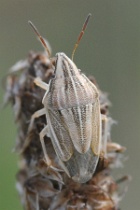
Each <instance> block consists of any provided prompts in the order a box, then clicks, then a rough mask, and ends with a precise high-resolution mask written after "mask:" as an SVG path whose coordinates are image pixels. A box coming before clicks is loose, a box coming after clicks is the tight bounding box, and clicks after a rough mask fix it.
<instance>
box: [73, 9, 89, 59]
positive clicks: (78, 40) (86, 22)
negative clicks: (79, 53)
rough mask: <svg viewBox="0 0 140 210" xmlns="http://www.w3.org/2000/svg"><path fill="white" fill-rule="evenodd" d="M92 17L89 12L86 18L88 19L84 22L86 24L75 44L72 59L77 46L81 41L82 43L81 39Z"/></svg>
mask: <svg viewBox="0 0 140 210" xmlns="http://www.w3.org/2000/svg"><path fill="white" fill-rule="evenodd" d="M90 17H91V14H90V13H89V14H88V16H87V18H86V20H85V22H84V25H83V27H82V30H81V32H80V34H79V36H78V39H77V42H76V44H75V45H74V49H73V52H72V56H71V57H72V60H73V58H74V54H75V51H76V49H77V47H78V45H79V43H80V41H81V39H82V37H83V35H84V32H85V30H86V27H87V25H88V22H89V19H90Z"/></svg>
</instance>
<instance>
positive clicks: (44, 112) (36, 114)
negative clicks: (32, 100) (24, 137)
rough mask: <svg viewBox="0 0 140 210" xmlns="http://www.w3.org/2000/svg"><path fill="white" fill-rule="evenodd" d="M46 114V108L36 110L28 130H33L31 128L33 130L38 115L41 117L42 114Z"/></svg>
mask: <svg viewBox="0 0 140 210" xmlns="http://www.w3.org/2000/svg"><path fill="white" fill-rule="evenodd" d="M45 114H46V110H45V108H42V109H40V110H38V111H36V112H35V113H34V114H33V115H32V117H31V120H30V125H29V129H28V131H31V130H32V128H33V124H34V120H35V118H38V117H40V116H42V115H45Z"/></svg>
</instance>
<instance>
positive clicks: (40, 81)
mask: <svg viewBox="0 0 140 210" xmlns="http://www.w3.org/2000/svg"><path fill="white" fill-rule="evenodd" d="M34 83H35V84H36V85H37V86H39V87H41V88H42V89H44V90H48V87H49V85H48V84H47V83H45V82H43V81H42V80H41V79H40V77H37V78H35V79H34Z"/></svg>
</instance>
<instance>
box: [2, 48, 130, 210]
mask: <svg viewBox="0 0 140 210" xmlns="http://www.w3.org/2000/svg"><path fill="white" fill-rule="evenodd" d="M54 65H55V59H52V60H50V59H48V58H47V56H46V55H45V54H44V53H34V52H31V53H29V56H28V58H27V60H24V61H20V62H18V63H17V64H16V65H15V66H13V67H12V68H11V73H10V74H9V76H8V77H7V86H6V94H5V103H7V102H10V103H11V104H12V107H13V110H14V113H15V120H16V124H17V126H18V136H17V141H16V147H15V150H16V152H17V153H19V157H20V161H19V172H18V174H17V185H16V186H17V190H18V192H19V195H20V198H21V202H22V205H23V206H24V209H26V210H47V209H49V210H57V209H58V210H65V209H67V210H78V209H83V210H92V209H93V210H118V209H119V201H120V200H121V198H122V196H123V194H124V191H123V192H120V190H119V189H120V185H122V181H124V180H128V177H127V176H126V177H123V178H121V179H120V180H117V181H115V180H114V179H113V177H112V176H111V174H110V171H111V169H112V168H113V167H118V166H120V165H121V164H122V163H121V160H122V157H123V155H122V152H123V151H124V149H125V148H124V147H122V146H120V145H119V144H117V143H113V142H112V141H111V137H110V130H111V125H112V124H113V122H114V121H113V120H112V119H111V118H110V117H109V113H108V107H109V105H110V103H109V101H108V98H107V95H106V94H105V93H103V92H101V91H100V104H101V113H102V114H105V115H106V116H107V118H108V122H109V123H108V143H107V155H106V157H103V156H102V157H100V160H99V163H98V166H97V169H96V173H95V174H94V175H93V177H92V179H91V180H90V181H89V182H87V183H85V184H79V183H75V182H74V181H72V180H71V179H70V178H68V176H67V175H66V174H65V172H63V171H60V172H56V171H54V170H52V169H51V168H47V165H46V163H45V161H44V160H43V152H42V148H41V144H40V140H39V132H40V131H41V130H42V129H43V127H44V125H45V124H46V119H45V117H44V116H43V117H40V118H38V119H36V120H35V123H34V127H33V129H32V130H31V131H30V132H29V131H28V126H29V122H30V119H31V116H32V114H33V113H34V112H35V111H37V110H39V109H41V108H42V106H43V105H42V98H43V95H44V90H42V89H41V88H39V87H37V86H36V85H35V84H34V82H33V80H34V78H35V77H40V78H42V80H43V81H45V82H47V83H48V82H49V80H50V79H51V78H52V77H53V76H54V75H53V74H54ZM89 78H90V80H91V81H92V82H93V83H94V84H95V85H96V86H98V85H97V83H96V81H95V79H94V78H93V77H92V76H90V77H89ZM102 135H104V134H103V133H102ZM45 138H46V139H45V140H46V141H45V142H46V148H47V152H48V155H49V157H50V158H51V160H52V163H53V166H54V167H56V168H60V169H61V166H60V165H59V161H58V158H57V156H56V154H55V151H54V149H53V146H52V143H51V140H50V138H48V137H47V136H46V137H45ZM125 189H126V188H125Z"/></svg>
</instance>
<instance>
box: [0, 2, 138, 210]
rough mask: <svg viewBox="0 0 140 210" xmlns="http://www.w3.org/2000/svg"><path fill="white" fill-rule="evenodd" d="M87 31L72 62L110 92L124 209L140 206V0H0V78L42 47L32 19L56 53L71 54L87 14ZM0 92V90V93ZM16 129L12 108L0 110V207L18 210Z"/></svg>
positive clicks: (1, 208)
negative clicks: (124, 183)
mask: <svg viewBox="0 0 140 210" xmlns="http://www.w3.org/2000/svg"><path fill="white" fill-rule="evenodd" d="M89 12H91V13H92V18H91V20H90V23H89V26H88V29H87V31H86V33H85V36H84V37H83V39H82V41H81V44H80V46H79V48H78V50H77V52H76V54H75V59H74V60H75V62H76V64H77V66H78V67H79V68H80V69H82V70H83V71H84V72H85V73H86V74H87V75H88V74H93V75H94V76H95V77H96V80H97V81H98V83H99V85H100V87H101V89H102V90H104V91H106V92H108V93H109V99H110V100H111V102H112V107H111V109H110V112H111V116H112V117H113V118H114V119H115V120H117V121H118V124H117V125H115V126H114V127H113V130H112V138H113V140H114V141H116V142H118V143H120V144H122V145H124V146H126V147H127V152H126V157H127V161H126V162H125V166H124V168H123V169H119V170H116V171H115V173H116V175H117V176H118V177H120V176H121V175H123V174H131V176H132V181H131V183H130V184H129V190H128V193H127V194H126V196H125V198H124V199H123V201H122V202H121V208H122V210H132V209H136V210H137V209H140V196H139V194H140V155H139V153H140V152H139V151H140V93H139V92H140V1H139V0H98V1H97V0H86V1H85V0H59V1H58V0H34V1H31V0H30V1H27V0H10V1H9V0H3V1H2V0H0V77H1V78H2V77H4V75H5V74H6V73H7V71H8V69H9V68H10V66H12V65H13V64H14V63H15V62H16V61H18V60H20V59H22V58H23V59H24V58H25V57H26V56H27V54H28V52H29V50H31V49H32V50H36V51H38V50H42V47H41V45H40V43H39V42H38V41H37V40H36V38H35V35H34V34H33V32H32V31H31V29H30V27H29V26H28V24H27V21H28V20H32V21H33V22H34V23H35V25H36V26H37V27H38V29H39V31H40V32H41V34H42V35H43V36H44V37H46V38H47V39H48V40H49V42H50V44H51V46H52V49H53V55H55V53H56V52H60V51H63V52H65V53H66V54H67V55H68V56H71V52H72V49H73V46H74V43H75V41H76V39H77V36H78V34H79V32H80V29H81V26H82V24H83V22H84V19H85V17H86V15H87V14H88V13H89ZM3 93H4V91H2V89H1V91H0V97H1V102H2V96H3ZM15 137H16V127H15V124H14V120H13V113H12V110H11V108H10V107H7V108H6V109H1V110H0V210H9V209H10V210H21V209H22V207H21V204H20V202H19V199H18V195H17V192H16V189H15V174H16V171H17V168H18V164H17V156H16V154H14V153H12V152H11V151H12V148H13V147H14V144H15Z"/></svg>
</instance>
